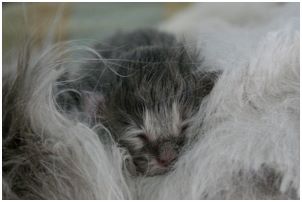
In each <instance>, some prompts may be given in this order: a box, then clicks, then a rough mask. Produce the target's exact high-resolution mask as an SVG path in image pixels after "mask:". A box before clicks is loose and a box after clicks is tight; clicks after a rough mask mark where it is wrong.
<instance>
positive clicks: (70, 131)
mask: <svg viewBox="0 0 302 202" xmlns="http://www.w3.org/2000/svg"><path fill="white" fill-rule="evenodd" d="M292 6H294V7H295V6H297V5H295V4H294V5H292ZM243 8H244V6H243ZM246 8H247V10H248V9H249V7H248V6H246ZM241 9H242V7H241ZM272 9H273V8H272ZM218 10H219V9H218ZM289 10H291V9H288V8H287V7H284V10H283V12H284V13H288V11H289ZM223 12H228V10H224V11H223ZM232 12H233V13H236V12H237V14H239V11H235V12H234V11H232ZM263 12H266V10H265V11H263ZM243 13H244V12H243ZM296 14H297V12H295V15H296ZM242 15H244V14H242ZM297 16H298V14H297ZM237 17H238V18H239V16H237ZM274 17H275V16H274V15H273V14H272V15H271V22H272V23H268V24H269V25H274V26H273V28H272V29H273V30H274V31H270V30H271V29H266V30H263V29H259V32H261V33H262V34H261V35H260V36H259V35H257V37H258V38H257V40H259V42H257V44H254V46H253V51H252V53H251V54H246V55H244V57H243V58H241V60H239V61H238V62H236V59H238V58H239V57H241V56H242V55H241V52H240V51H238V49H236V50H235V53H236V54H235V55H233V56H232V55H230V54H225V55H224V54H222V53H227V52H228V51H229V52H231V51H233V50H234V48H233V46H228V39H227V38H225V40H226V41H225V42H224V41H223V40H222V41H221V43H220V45H219V47H216V48H217V50H218V49H219V50H220V49H223V50H224V52H223V51H221V52H219V53H220V54H221V56H222V57H223V56H225V57H226V56H227V57H228V58H229V57H231V59H234V60H230V58H229V59H227V60H226V63H223V60H220V61H219V62H218V63H215V65H217V67H219V68H220V69H224V70H225V71H224V72H223V73H222V75H221V77H220V78H219V80H218V81H217V84H216V85H215V87H214V88H213V91H212V93H211V95H210V96H209V97H208V98H207V99H206V100H203V102H202V103H201V104H202V107H201V108H200V111H199V112H198V116H197V117H196V118H195V123H194V127H193V128H192V130H191V133H192V134H196V135H198V136H200V138H199V140H198V141H196V142H195V143H194V144H192V148H191V149H190V150H188V151H186V153H185V154H184V155H183V156H182V157H181V158H180V159H179V160H178V161H177V163H176V165H175V170H173V171H172V172H169V173H167V175H159V176H156V177H152V178H131V177H128V175H127V173H126V174H125V173H123V168H122V165H123V161H124V159H125V158H126V157H125V156H124V155H123V154H124V153H123V151H122V150H120V149H119V148H118V147H116V145H114V144H113V145H111V146H106V145H107V144H103V143H102V142H101V141H99V139H98V136H97V134H96V132H95V131H94V130H97V128H93V129H92V128H89V127H87V126H85V125H84V124H81V123H79V122H77V121H76V120H72V119H71V118H67V117H64V116H62V115H61V113H59V111H58V107H57V105H56V103H55V96H57V95H55V94H54V92H56V89H57V83H56V80H57V79H58V78H60V77H61V75H63V74H64V71H65V70H66V68H70V67H68V66H66V63H64V61H67V59H66V57H67V56H66V55H65V54H64V53H66V52H63V53H62V54H63V55H62V54H60V51H62V48H60V47H61V46H62V44H59V45H57V46H56V45H55V46H53V45H52V46H50V47H45V48H44V49H43V50H42V51H40V52H35V51H33V50H23V51H22V54H21V55H18V63H17V64H15V65H12V66H4V71H3V106H4V107H3V127H4V128H3V182H2V187H3V197H4V198H6V199H8V198H21V199H295V198H299V186H300V184H299V100H300V99H299V81H300V79H299V25H298V24H296V22H298V18H289V17H284V19H285V20H284V21H285V22H287V24H286V26H284V21H283V22H280V23H279V22H278V21H277V22H276V21H273V19H274ZM294 17H295V16H294ZM267 21H268V22H270V19H269V20H267ZM259 24H260V23H259ZM268 27H270V26H266V28H268ZM233 28H234V27H233ZM237 31H238V30H237ZM254 31H255V32H257V29H256V30H254ZM238 32H240V31H238ZM229 34H230V33H229ZM212 37H213V38H214V36H212ZM221 37H222V39H223V36H221ZM255 37H256V36H255ZM213 38H212V39H213ZM235 38H237V37H235ZM243 38H244V37H243ZM220 39H221V38H220ZM240 39H242V38H240V37H238V38H237V39H236V40H237V41H240ZM254 39H255V38H254V37H252V38H251V40H254ZM245 40H249V38H244V40H243V41H245ZM257 40H256V41H257ZM216 45H217V44H216ZM223 45H225V46H223ZM245 47H247V48H250V47H249V46H245ZM70 50H74V49H70ZM211 50H213V48H212V49H211ZM91 51H92V52H94V53H95V54H97V52H95V51H93V50H91ZM204 53H205V55H206V56H209V55H211V52H206V51H205V52H204ZM235 56H236V57H235ZM206 58H207V57H205V60H206V62H208V63H211V62H213V60H211V58H210V59H206ZM234 61H235V62H234ZM223 64H224V65H223ZM201 122H202V123H203V124H201ZM99 129H102V126H99ZM101 132H102V133H103V134H104V136H105V135H106V134H108V131H105V130H102V131H101Z"/></svg>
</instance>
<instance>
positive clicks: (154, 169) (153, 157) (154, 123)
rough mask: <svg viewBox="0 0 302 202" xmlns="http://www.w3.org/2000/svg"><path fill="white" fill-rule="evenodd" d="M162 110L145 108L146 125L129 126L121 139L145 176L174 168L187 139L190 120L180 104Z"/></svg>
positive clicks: (136, 166)
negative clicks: (187, 119)
mask: <svg viewBox="0 0 302 202" xmlns="http://www.w3.org/2000/svg"><path fill="white" fill-rule="evenodd" d="M162 107H163V108H162V109H161V111H162V113H159V114H158V113H154V111H150V110H148V109H145V110H144V112H143V116H142V124H141V125H137V124H136V123H135V122H132V123H130V124H129V126H125V128H124V129H123V130H124V132H122V133H123V134H122V135H120V136H119V138H118V142H119V143H120V145H122V146H124V147H126V148H127V149H128V151H129V152H130V154H131V156H132V163H133V164H134V166H135V169H136V172H137V173H138V174H142V175H148V176H152V175H157V174H163V173H165V172H167V171H168V170H170V169H171V168H172V167H173V164H174V163H175V161H176V160H177V158H178V156H179V154H180V152H181V150H182V148H183V146H184V144H185V142H186V139H187V134H186V129H187V128H188V123H186V122H185V121H184V120H182V117H181V115H180V111H179V109H180V108H179V106H177V103H173V105H172V106H171V108H168V107H167V106H165V105H163V106H162Z"/></svg>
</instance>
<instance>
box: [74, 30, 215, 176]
mask: <svg viewBox="0 0 302 202" xmlns="http://www.w3.org/2000/svg"><path fill="white" fill-rule="evenodd" d="M96 50H97V51H98V52H99V54H100V55H101V56H102V60H98V61H97V62H95V63H92V62H91V63H89V64H87V65H85V66H84V67H83V68H82V73H83V74H86V76H85V77H84V79H83V80H82V81H81V83H80V85H78V88H80V91H81V92H82V97H81V98H79V100H80V105H81V107H82V111H83V112H84V113H85V114H87V115H88V117H89V118H90V122H91V121H93V122H94V123H98V122H101V123H103V124H104V125H105V126H106V127H107V128H108V129H109V130H110V132H111V133H112V135H113V137H114V139H115V140H116V141H117V143H118V144H119V145H120V146H121V147H124V148H126V149H127V150H128V151H129V153H130V154H131V156H132V162H131V163H133V165H134V167H135V174H136V175H140V174H142V175H145V176H152V175H158V174H163V173H165V172H167V171H169V170H170V169H171V168H172V167H173V164H174V162H175V161H176V160H177V158H178V156H179V155H180V152H181V150H182V148H183V146H184V145H185V143H186V142H187V140H188V138H189V134H187V129H188V127H190V122H189V120H190V118H192V116H193V115H194V114H195V113H196V112H197V111H198V109H199V106H200V103H201V101H202V99H203V98H204V97H205V96H206V95H208V94H209V93H210V91H211V89H212V88H213V85H214V81H215V78H216V73H213V72H200V71H197V65H200V63H199V62H198V61H197V60H196V58H197V57H196V56H195V55H194V54H192V53H189V52H188V51H187V50H186V48H185V47H184V45H183V44H182V43H179V42H177V41H176V40H175V38H174V37H173V36H172V35H169V34H166V33H162V32H158V31H155V30H138V31H134V32H132V33H128V34H116V35H115V36H113V37H112V38H110V39H109V40H108V41H107V42H106V44H100V45H97V46H96ZM87 72H88V73H87ZM79 86H80V87H79Z"/></svg>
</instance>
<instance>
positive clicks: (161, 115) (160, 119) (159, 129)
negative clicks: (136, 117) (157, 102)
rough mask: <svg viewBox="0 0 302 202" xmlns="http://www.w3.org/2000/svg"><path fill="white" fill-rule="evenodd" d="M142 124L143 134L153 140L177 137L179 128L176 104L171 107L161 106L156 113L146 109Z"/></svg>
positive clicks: (179, 119) (179, 117)
mask: <svg viewBox="0 0 302 202" xmlns="http://www.w3.org/2000/svg"><path fill="white" fill-rule="evenodd" d="M143 123H144V126H143V127H144V130H145V132H146V133H147V134H148V136H149V137H150V138H151V139H153V140H156V139H158V137H167V136H178V134H179V132H180V127H181V116H180V112H179V106H178V104H177V103H176V102H174V103H173V104H172V106H171V107H167V106H166V105H162V108H161V109H160V110H159V111H157V112H155V111H153V110H150V109H146V110H145V112H144V116H143Z"/></svg>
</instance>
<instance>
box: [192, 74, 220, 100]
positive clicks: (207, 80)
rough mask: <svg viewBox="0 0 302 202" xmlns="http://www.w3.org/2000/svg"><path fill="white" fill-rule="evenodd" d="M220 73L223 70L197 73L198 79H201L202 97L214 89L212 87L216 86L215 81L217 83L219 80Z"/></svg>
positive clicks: (200, 90)
mask: <svg viewBox="0 0 302 202" xmlns="http://www.w3.org/2000/svg"><path fill="white" fill-rule="evenodd" d="M220 74H221V72H219V71H216V72H214V71H211V72H198V73H197V74H196V76H197V79H198V81H199V82H198V85H199V88H198V89H199V94H200V95H201V96H202V97H204V96H206V95H208V94H209V93H210V92H211V91H212V89H213V87H214V85H215V83H216V81H217V79H218V77H219V75H220Z"/></svg>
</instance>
